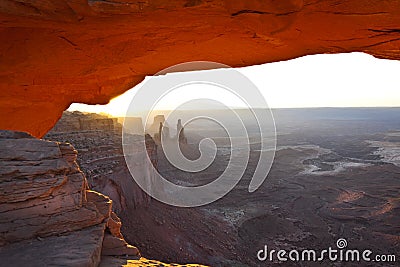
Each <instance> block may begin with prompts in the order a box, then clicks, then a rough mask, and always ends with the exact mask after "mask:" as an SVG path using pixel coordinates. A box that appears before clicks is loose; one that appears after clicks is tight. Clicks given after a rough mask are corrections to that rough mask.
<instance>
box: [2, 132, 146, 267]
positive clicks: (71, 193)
mask: <svg viewBox="0 0 400 267" xmlns="http://www.w3.org/2000/svg"><path fill="white" fill-rule="evenodd" d="M0 147H1V149H0V204H1V209H0V265H1V266H49V265H58V266H60V265H65V266H96V265H98V264H99V263H100V259H101V255H105V256H108V255H113V256H115V255H130V256H132V257H133V258H136V259H138V258H139V257H140V254H139V251H138V249H137V248H135V247H133V246H131V245H129V244H127V243H126V242H125V240H124V238H123V236H122V234H121V232H120V228H121V222H120V220H119V218H118V217H117V216H116V215H115V214H114V213H113V212H112V210H111V208H112V202H111V200H110V199H109V198H108V197H106V196H104V195H102V194H100V193H97V192H95V191H90V190H89V189H88V186H87V181H86V178H85V176H84V174H83V173H82V172H81V171H80V169H79V167H78V165H77V163H76V161H75V160H76V151H75V150H74V148H73V147H72V146H71V145H70V144H66V143H58V142H50V141H45V140H39V139H35V138H33V137H32V136H30V135H28V134H25V133H21V132H12V131H0ZM66 255H68V256H66Z"/></svg>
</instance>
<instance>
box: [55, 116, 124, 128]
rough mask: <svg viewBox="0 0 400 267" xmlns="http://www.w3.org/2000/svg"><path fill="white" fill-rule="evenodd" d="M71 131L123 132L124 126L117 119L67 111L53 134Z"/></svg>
mask: <svg viewBox="0 0 400 267" xmlns="http://www.w3.org/2000/svg"><path fill="white" fill-rule="evenodd" d="M65 129H68V130H69V131H121V129H122V126H121V124H120V123H118V119H117V118H109V117H107V116H105V115H100V114H97V113H83V112H80V111H74V112H69V111H65V112H64V113H63V115H62V117H61V119H60V120H59V121H58V122H57V123H56V125H55V126H54V127H53V129H52V130H51V132H53V133H55V132H64V131H65Z"/></svg>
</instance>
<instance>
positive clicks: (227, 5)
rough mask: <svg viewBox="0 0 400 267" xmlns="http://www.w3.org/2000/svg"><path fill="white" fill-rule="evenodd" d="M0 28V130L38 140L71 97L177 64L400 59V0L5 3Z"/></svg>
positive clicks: (97, 97) (113, 88)
mask: <svg viewBox="0 0 400 267" xmlns="http://www.w3.org/2000/svg"><path fill="white" fill-rule="evenodd" d="M0 25H1V26H0V29H1V30H0V40H1V42H0V54H1V60H0V99H1V103H0V114H1V117H2V120H1V123H0V128H2V129H13V130H23V131H28V132H30V133H32V134H33V135H34V136H43V135H44V134H45V133H46V132H47V131H48V130H49V129H51V128H52V126H53V125H54V124H55V122H56V121H57V119H59V118H60V116H61V114H62V111H63V110H65V109H66V108H67V107H68V106H69V105H70V104H71V103H72V102H82V103H88V104H104V103H107V102H108V101H109V100H110V99H111V98H112V97H115V96H117V95H119V94H121V93H123V92H124V91H126V90H127V89H129V88H130V87H132V86H134V85H136V84H137V83H139V82H140V81H141V80H142V79H143V78H144V76H145V75H151V74H154V73H157V72H158V71H160V70H161V69H164V68H165V67H169V66H171V65H174V64H177V63H181V62H186V61H193V60H210V61H216V62H221V63H225V64H228V65H231V66H233V67H238V66H247V65H254V64H260V63H265V62H272V61H278V60H286V59H290V58H295V57H299V56H303V55H308V54H316V53H338V52H353V51H362V52H366V53H369V54H371V55H374V56H377V57H382V58H389V59H399V58H400V28H399V25H400V3H399V1H398V0H388V1H384V2H382V1H381V0H371V1H359V0H350V1H336V0H326V1H312V0H285V1H273V0H237V1H231V0H211V1H204V0H199V1H193V0H172V1H141V2H140V1H133V0H124V1H115V0H110V1H100V0H94V1H87V0H78V1H70V0H59V1H50V0H46V1H28V0H22V1H21V0H19V1H16V0H8V1H2V2H1V3H0Z"/></svg>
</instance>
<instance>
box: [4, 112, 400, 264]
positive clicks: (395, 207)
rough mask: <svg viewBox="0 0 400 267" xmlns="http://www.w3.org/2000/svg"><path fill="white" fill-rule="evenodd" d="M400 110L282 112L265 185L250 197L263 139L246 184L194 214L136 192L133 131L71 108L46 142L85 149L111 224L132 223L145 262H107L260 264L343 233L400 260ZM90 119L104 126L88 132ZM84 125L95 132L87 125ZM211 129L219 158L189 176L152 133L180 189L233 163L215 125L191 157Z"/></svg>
mask: <svg viewBox="0 0 400 267" xmlns="http://www.w3.org/2000/svg"><path fill="white" fill-rule="evenodd" d="M398 112H399V110H398V109H370V110H368V109H364V110H362V113H361V114H362V117H361V118H360V117H359V114H360V111H359V110H358V109H337V110H335V109H334V110H333V111H332V110H331V109H317V111H316V110H314V109H310V110H307V109H306V110H293V111H291V110H288V111H287V110H277V111H274V114H275V119H276V123H277V131H278V147H277V153H276V158H275V161H274V164H273V167H272V169H271V172H270V174H269V175H268V178H267V180H266V181H265V182H264V184H263V185H262V186H261V187H260V188H259V190H257V191H256V192H254V193H252V194H249V193H248V192H247V186H248V182H249V181H250V179H251V175H252V173H253V172H254V168H255V166H256V160H257V156H258V154H259V147H258V144H257V143H253V144H252V148H251V155H250V161H249V165H248V168H247V170H246V172H245V175H244V177H243V178H242V180H241V181H240V182H239V184H238V185H237V186H236V187H235V188H234V189H233V190H232V191H231V192H230V193H229V194H228V195H227V196H225V197H224V198H222V199H220V200H218V201H216V202H214V203H212V204H209V205H207V206H203V207H197V208H190V209H187V208H179V207H172V206H169V205H166V204H163V203H160V202H158V201H156V200H154V199H151V198H150V197H148V196H147V195H146V194H145V193H144V192H143V191H142V190H141V189H140V188H139V187H138V186H137V185H136V183H135V182H134V180H133V179H132V177H131V175H130V173H129V170H128V168H127V166H126V164H125V161H124V159H123V152H122V149H121V128H122V126H121V125H120V124H119V123H118V122H117V120H111V121H112V122H113V123H112V124H109V123H106V122H107V121H110V118H108V117H105V116H101V115H98V114H84V113H80V112H72V113H71V112H64V115H63V117H62V119H61V120H60V121H59V122H58V123H57V124H56V126H55V127H54V128H53V129H52V130H51V131H50V132H49V133H48V134H47V135H46V136H45V139H49V140H56V141H58V142H60V144H65V142H70V143H72V144H74V146H75V148H76V150H77V151H78V154H77V162H78V163H79V165H80V166H81V168H82V172H83V174H84V175H85V176H86V177H87V186H88V187H89V188H90V190H95V191H98V192H100V193H102V194H106V195H108V196H109V199H110V200H111V201H112V203H113V204H112V212H111V217H112V218H115V219H114V221H117V222H119V221H120V222H121V224H119V227H121V230H120V232H122V233H123V237H124V239H125V240H126V241H125V242H126V243H128V244H132V245H134V246H135V247H137V248H138V249H139V251H140V253H141V255H142V258H140V259H126V258H123V257H122V258H121V256H119V257H115V256H112V257H109V256H108V257H105V256H104V255H103V257H102V260H101V262H100V265H101V266H102V264H103V266H113V264H121V265H122V264H127V263H130V264H134V261H136V263H135V264H138V265H139V266H140V264H142V266H145V265H144V262H146V261H152V260H147V259H157V260H161V261H164V262H197V263H201V264H206V265H211V266H259V264H260V262H258V261H257V259H256V252H257V251H258V249H261V248H262V247H263V246H264V245H268V247H269V248H271V249H286V250H289V249H294V248H297V249H299V248H327V247H329V246H334V244H335V242H336V240H337V239H338V238H340V237H341V238H346V240H347V241H348V242H349V244H351V245H350V246H351V247H356V248H360V249H361V248H362V249H371V250H373V251H374V252H375V253H381V254H384V253H386V254H388V253H392V254H393V255H396V253H397V251H398V248H399V245H400V243H399V240H400V239H399V229H398V223H397V222H398V221H399V219H400V217H399V216H400V210H399V207H400V202H399V201H400V200H399V197H398V190H399V189H400V188H399V180H398V178H399V173H400V166H399V165H398V161H397V158H396V157H393V155H397V152H396V151H397V150H396V149H397V147H398V144H399V142H400V139H399V134H398V132H399V131H400V129H399V128H398V125H400V124H399V117H398ZM341 116H344V117H345V118H346V120H342V119H341V118H342V117H341ZM366 118H368V119H367V121H368V123H367V124H366V123H365V120H366ZM88 120H93V121H92V122H90V123H87V125H82V123H84V122H86V121H88ZM77 121H80V122H81V126H80V127H81V128H82V129H85V130H77V128H76V125H78V124H79V123H77ZM135 121H138V120H135ZM246 121H247V120H246ZM160 122H161V123H163V122H164V120H163V118H162V117H157V118H156V120H155V124H159V123H160ZM251 125H252V124H251V123H250V124H248V126H249V127H252V126H251ZM177 127H179V123H178V125H177ZM249 130H250V132H253V131H252V129H251V128H250V129H249ZM207 133H212V136H214V137H213V138H214V139H215V141H216V142H217V144H218V148H219V152H218V154H217V158H216V159H215V161H214V162H213V164H212V165H211V166H210V167H209V168H207V170H206V171H204V172H201V173H196V174H188V173H187V172H184V171H180V170H177V169H176V168H175V167H174V166H172V165H171V163H169V162H168V160H167V159H166V158H165V156H164V154H163V151H162V149H161V147H160V145H159V141H158V140H157V139H154V140H153V138H151V137H150V138H151V141H150V140H149V139H148V140H147V143H148V145H147V146H146V148H147V152H148V154H149V155H153V156H152V158H153V160H152V164H153V166H156V167H157V171H159V172H160V173H161V174H162V175H163V176H164V177H166V179H168V180H170V181H172V182H174V183H176V184H183V185H200V184H205V183H207V182H209V181H210V180H213V179H215V178H216V177H218V175H220V174H221V173H222V172H223V170H224V168H225V167H226V162H227V160H228V158H229V153H227V151H228V150H227V149H228V148H229V145H228V142H227V141H228V140H227V139H226V138H225V137H222V136H217V137H215V135H216V132H215V129H212V128H211V127H199V126H196V125H194V126H192V127H189V126H188V127H186V128H185V138H186V142H185V144H184V145H183V146H182V151H183V153H184V154H185V155H186V156H187V157H189V158H196V157H198V156H199V154H198V151H197V149H196V147H197V145H198V135H200V134H202V135H203V134H204V136H206V134H207ZM154 134H157V133H153V135H154ZM31 139H32V138H31ZM33 140H36V139H33ZM40 142H45V141H40ZM46 142H49V141H46ZM53 142H54V141H52V142H50V143H53ZM8 154H9V153H8ZM390 155H391V156H390ZM75 156H76V155H75ZM149 167H150V166H149ZM149 170H150V168H149ZM88 192H89V191H88ZM90 192H93V191H90ZM96 196H98V194H96ZM103 198H104V197H103ZM88 199H90V198H88ZM45 201H47V200H46V199H45ZM44 203H45V202H42V204H44ZM113 212H114V213H113ZM64 213H65V211H64ZM67 214H68V213H67ZM115 214H117V216H118V217H119V218H120V220H119V219H117V218H116V216H115ZM66 216H67V215H66ZM88 228H89V229H90V226H89V227H88ZM50 229H51V228H50ZM84 229H87V228H84ZM71 231H76V230H73V229H72V230H71ZM78 231H81V230H78ZM17 232H18V231H17ZM106 232H108V230H106ZM50 234H51V233H50ZM42 236H43V237H42ZM39 238H40V239H39V240H38V239H37V237H36V240H38V241H40V240H41V239H42V238H47V237H46V233H44V234H41V235H39ZM104 240H106V239H104ZM376 240H379V242H376ZM40 242H41V241H40ZM16 243H17V244H19V242H16ZM11 245H13V244H11ZM103 246H104V245H103ZM127 246H129V245H127ZM5 247H6V248H7V247H8V245H6V246H5ZM3 255H4V254H3ZM140 261H142V262H140ZM121 262H122V263H121ZM124 262H125V263H124ZM288 265H289V266H291V265H290V264H288ZM293 266H297V265H296V264H293ZM377 266H395V264H391V263H387V264H385V265H383V264H382V265H377Z"/></svg>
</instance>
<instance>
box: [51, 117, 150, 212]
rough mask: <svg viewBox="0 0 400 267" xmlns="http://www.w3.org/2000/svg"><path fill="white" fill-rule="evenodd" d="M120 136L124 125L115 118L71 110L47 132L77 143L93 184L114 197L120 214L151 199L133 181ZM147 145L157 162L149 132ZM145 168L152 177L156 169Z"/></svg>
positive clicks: (143, 205) (148, 175) (114, 203)
mask: <svg viewBox="0 0 400 267" xmlns="http://www.w3.org/2000/svg"><path fill="white" fill-rule="evenodd" d="M132 136H136V137H139V136H138V135H132ZM121 137H122V126H121V124H119V123H118V122H117V119H116V118H108V117H106V116H102V115H99V114H95V113H88V114H83V113H81V112H68V111H66V112H64V114H63V116H62V118H61V119H60V120H59V121H58V122H57V124H56V125H55V126H54V128H53V129H51V131H50V132H48V133H47V135H46V136H45V138H46V139H48V140H53V141H60V142H69V143H71V144H73V145H74V147H75V149H76V150H77V151H78V152H79V153H78V156H77V160H78V162H79V164H80V167H81V168H82V170H83V171H84V172H85V174H86V177H87V179H88V183H89V186H90V188H92V189H95V190H96V191H99V192H101V193H103V194H105V195H107V196H109V197H110V198H111V199H112V200H113V210H114V211H115V212H117V213H118V214H120V213H121V212H122V211H129V210H130V211H132V210H134V209H135V208H137V207H139V206H142V207H146V206H148V204H149V203H150V197H149V196H148V195H147V194H146V193H144V192H143V191H142V190H141V189H140V188H139V186H138V185H137V184H136V183H135V182H134V180H133V178H132V177H131V175H130V173H129V170H128V169H127V167H126V165H125V159H124V155H123V151H122V139H121ZM140 140H141V139H140V138H138V141H140ZM138 147H140V144H138ZM146 148H147V152H148V155H149V157H150V158H151V160H152V162H153V165H154V166H156V165H157V147H156V144H155V143H154V141H153V139H152V138H151V137H150V136H149V137H147V138H146ZM142 164H146V162H145V161H143V163H142ZM145 169H146V171H147V172H146V173H143V175H146V177H150V176H151V174H152V173H153V170H152V168H151V166H148V168H145Z"/></svg>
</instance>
